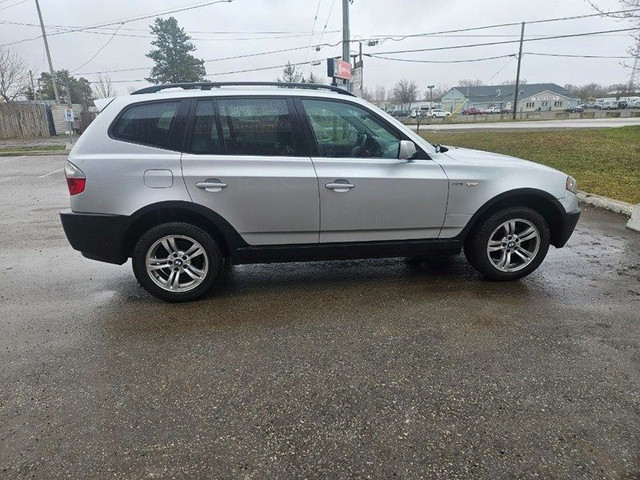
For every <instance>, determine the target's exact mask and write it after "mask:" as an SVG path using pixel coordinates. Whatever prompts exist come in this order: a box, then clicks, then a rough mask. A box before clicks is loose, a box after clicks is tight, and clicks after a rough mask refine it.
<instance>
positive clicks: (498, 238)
mask: <svg viewBox="0 0 640 480" xmlns="http://www.w3.org/2000/svg"><path fill="white" fill-rule="evenodd" d="M511 222H515V229H513V227H512V226H511V225H513V224H512V223H511ZM532 227H533V228H532ZM509 229H511V230H509ZM512 231H514V233H511V232H512ZM534 234H535V235H534ZM510 235H511V236H510ZM549 238H550V233H549V227H548V225H547V222H546V221H545V219H544V218H543V217H542V215H540V214H539V213H538V212H536V211H535V210H533V209H531V208H527V207H509V208H506V209H504V210H501V211H499V212H497V213H495V214H493V215H492V216H491V217H489V218H488V219H487V220H486V221H484V222H483V223H482V224H480V225H479V226H478V227H477V228H475V229H474V230H473V231H472V232H471V234H470V235H469V237H468V238H467V241H466V242H465V245H464V254H465V256H466V257H467V260H468V261H469V263H470V264H471V265H472V266H473V267H474V268H475V269H476V270H478V272H480V273H481V274H482V275H483V276H485V277H486V278H488V279H489V280H496V281H508V280H518V279H520V278H523V277H526V276H527V275H529V274H530V273H531V272H533V271H534V270H535V269H536V268H538V267H539V266H540V264H541V263H542V261H543V260H544V258H545V257H546V255H547V252H548V251H549ZM490 241H491V245H490V244H489V242H490ZM490 250H491V252H490Z"/></svg>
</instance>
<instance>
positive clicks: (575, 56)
mask: <svg viewBox="0 0 640 480" xmlns="http://www.w3.org/2000/svg"><path fill="white" fill-rule="evenodd" d="M523 55H537V56H541V57H566V58H611V59H630V58H635V57H631V56H628V55H627V56H615V55H570V54H564V53H540V52H525V53H524V54H523Z"/></svg>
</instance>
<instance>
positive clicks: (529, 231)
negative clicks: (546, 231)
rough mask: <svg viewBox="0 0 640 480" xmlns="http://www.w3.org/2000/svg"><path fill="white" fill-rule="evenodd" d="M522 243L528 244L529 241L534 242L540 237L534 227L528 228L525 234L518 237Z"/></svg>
mask: <svg viewBox="0 0 640 480" xmlns="http://www.w3.org/2000/svg"><path fill="white" fill-rule="evenodd" d="M518 237H519V238H520V241H521V242H527V241H529V240H533V239H534V238H537V237H538V232H537V231H536V229H535V228H534V227H529V228H527V229H526V230H525V231H524V232H522V233H521V234H520V235H518Z"/></svg>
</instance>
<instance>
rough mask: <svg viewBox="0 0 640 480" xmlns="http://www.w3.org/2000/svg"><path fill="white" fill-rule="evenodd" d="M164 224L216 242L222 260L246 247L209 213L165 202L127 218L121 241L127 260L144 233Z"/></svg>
mask: <svg viewBox="0 0 640 480" xmlns="http://www.w3.org/2000/svg"><path fill="white" fill-rule="evenodd" d="M167 222H187V223H190V224H192V225H195V226H197V227H200V228H202V229H203V230H204V231H205V232H207V233H209V234H210V235H211V236H212V237H213V238H214V239H215V240H216V241H217V242H218V244H219V246H220V249H221V250H222V252H223V254H224V255H225V256H230V255H231V254H232V253H233V251H235V250H236V249H237V248H239V247H241V246H244V245H246V243H245V242H244V240H242V237H241V236H240V234H239V233H238V232H237V231H236V230H235V229H234V228H233V227H232V226H231V224H230V223H229V222H227V221H226V220H225V219H224V218H222V217H221V216H220V215H219V214H217V213H216V212H214V211H213V210H210V209H209V208H206V207H203V206H202V205H198V204H194V203H190V202H183V201H168V202H160V203H155V204H153V205H148V206H146V207H144V208H142V209H140V210H138V211H137V212H135V213H134V214H133V215H131V221H130V223H129V225H128V227H127V229H126V231H125V233H124V235H123V239H122V252H123V254H124V255H126V256H127V257H130V256H131V253H132V252H133V248H134V247H135V244H136V242H137V241H138V239H139V238H140V236H141V235H142V234H143V233H144V232H146V231H147V230H149V228H152V227H154V226H156V225H160V224H162V223H167Z"/></svg>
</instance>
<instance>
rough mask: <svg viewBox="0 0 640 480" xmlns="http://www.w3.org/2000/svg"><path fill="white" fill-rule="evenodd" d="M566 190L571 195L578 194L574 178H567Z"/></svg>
mask: <svg viewBox="0 0 640 480" xmlns="http://www.w3.org/2000/svg"><path fill="white" fill-rule="evenodd" d="M567 190H569V191H570V192H571V193H577V192H578V182H576V179H575V178H573V177H567Z"/></svg>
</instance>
